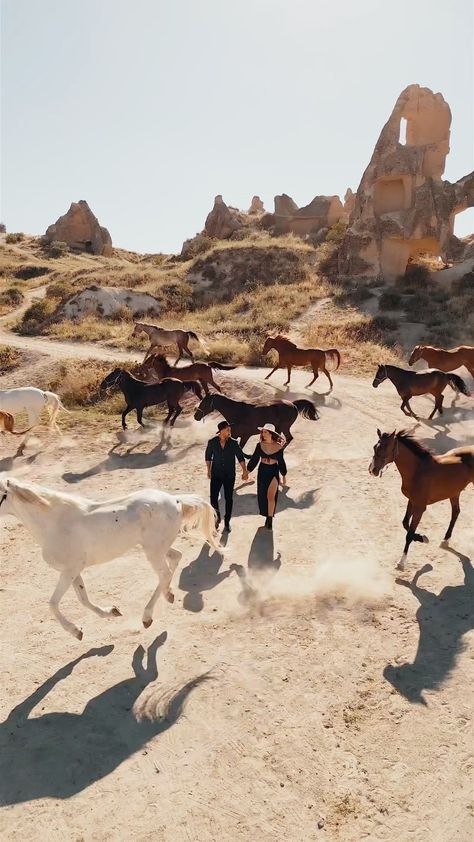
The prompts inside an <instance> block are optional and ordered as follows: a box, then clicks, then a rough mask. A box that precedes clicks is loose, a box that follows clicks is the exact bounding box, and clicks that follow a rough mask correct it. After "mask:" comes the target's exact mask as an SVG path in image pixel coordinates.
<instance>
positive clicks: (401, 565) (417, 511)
mask: <svg viewBox="0 0 474 842" xmlns="http://www.w3.org/2000/svg"><path fill="white" fill-rule="evenodd" d="M425 510H426V506H424V507H421V506H419V507H418V508H415V507H414V508H413V515H412V519H411V523H410V526H409V528H408V530H407V535H406V541H405V547H404V550H403V553H402V557H401V559H400V561H399V562H398V564H397V570H405V562H406V560H407V553H408V549H409V547H410V544H411V542H412V541H423V543H425V544H427V543H428V538H427V537H426V536H425V535H418V533H417V532H415V530H416V527H417V526H418V524H419V522H420V520H421V518H422V517H423V512H424V511H425Z"/></svg>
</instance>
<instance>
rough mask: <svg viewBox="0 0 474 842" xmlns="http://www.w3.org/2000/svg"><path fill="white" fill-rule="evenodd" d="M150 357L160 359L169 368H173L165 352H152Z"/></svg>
mask: <svg viewBox="0 0 474 842" xmlns="http://www.w3.org/2000/svg"><path fill="white" fill-rule="evenodd" d="M149 359H151V360H158V362H159V363H162V364H163V365H166V366H167V367H168V368H172V366H170V364H169V362H168V360H167V359H166V357H165V355H164V354H151V355H150V357H149ZM147 362H148V360H147Z"/></svg>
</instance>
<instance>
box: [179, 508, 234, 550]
mask: <svg viewBox="0 0 474 842" xmlns="http://www.w3.org/2000/svg"><path fill="white" fill-rule="evenodd" d="M177 500H179V502H180V503H181V514H182V521H181V523H182V525H183V526H184V527H185V528H188V529H198V530H199V531H200V533H201V535H202V537H203V538H204V540H205V541H207V543H208V544H209V545H210V546H211V547H212V549H213V550H216V552H218V553H220V554H221V555H224V554H225V551H224V547H221V546H220V545H219V544H218V543H217V541H216V538H215V532H216V513H215V511H214V509H213V508H212V506H211V504H210V503H208V502H207V500H203V499H202V497H198V495H197V494H178V495H177Z"/></svg>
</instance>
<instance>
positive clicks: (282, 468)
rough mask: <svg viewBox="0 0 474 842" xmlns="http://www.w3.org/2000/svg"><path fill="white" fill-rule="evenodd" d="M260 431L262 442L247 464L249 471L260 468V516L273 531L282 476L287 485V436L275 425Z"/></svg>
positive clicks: (258, 485) (258, 492)
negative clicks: (284, 452)
mask: <svg viewBox="0 0 474 842" xmlns="http://www.w3.org/2000/svg"><path fill="white" fill-rule="evenodd" d="M258 429H259V430H260V441H259V443H258V444H257V447H256V448H255V450H254V453H253V456H251V457H250V460H249V462H248V463H247V470H248V471H249V472H250V471H253V470H254V468H256V467H257V465H258V462H259V461H260V465H259V468H258V476H257V497H258V508H259V511H260V514H261V515H263V517H264V518H265V526H266V527H267V529H271V528H272V525H273V516H274V514H275V508H276V502H277V499H278V482H279V479H280V474H281V475H282V486H284V485H286V473H287V471H286V464H285V460H284V458H283V447H284V446H285V436H284V435H283V434H280V433H277V431H276V429H275V425H274V424H264V425H263V427H259V428H258Z"/></svg>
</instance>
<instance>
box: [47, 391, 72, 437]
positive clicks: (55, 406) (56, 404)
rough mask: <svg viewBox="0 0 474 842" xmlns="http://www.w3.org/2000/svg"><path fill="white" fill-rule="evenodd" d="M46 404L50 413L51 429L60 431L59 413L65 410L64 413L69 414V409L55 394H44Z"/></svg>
mask: <svg viewBox="0 0 474 842" xmlns="http://www.w3.org/2000/svg"><path fill="white" fill-rule="evenodd" d="M44 397H45V402H46V409H47V410H48V412H49V429H50V430H52V429H55V430H57V429H58V424H57V421H56V418H57V417H58V413H59V412H60V411H61V410H63V411H64V412H69V409H66V407H65V406H64V404H63V403H62V401H61V398H60V397H59V395H56V393H55V392H45V393H44Z"/></svg>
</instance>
